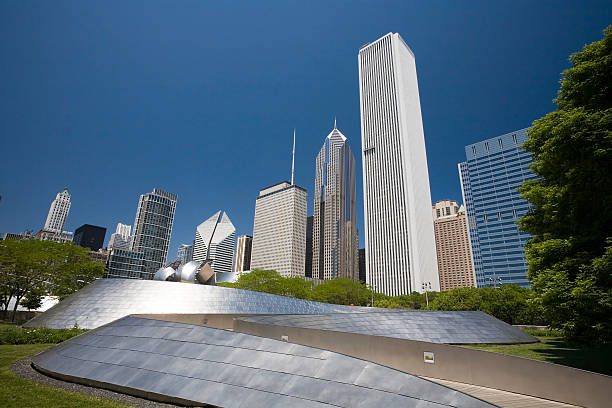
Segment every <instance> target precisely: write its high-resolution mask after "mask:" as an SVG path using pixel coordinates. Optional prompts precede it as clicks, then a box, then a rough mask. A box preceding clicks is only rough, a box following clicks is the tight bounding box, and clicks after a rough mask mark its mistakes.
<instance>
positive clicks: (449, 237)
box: [432, 200, 476, 291]
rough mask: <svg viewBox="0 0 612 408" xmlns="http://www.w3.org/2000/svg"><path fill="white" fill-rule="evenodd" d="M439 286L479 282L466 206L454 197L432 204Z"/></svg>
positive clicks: (457, 285) (445, 286)
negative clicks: (473, 259) (476, 278)
mask: <svg viewBox="0 0 612 408" xmlns="http://www.w3.org/2000/svg"><path fill="white" fill-rule="evenodd" d="M432 215H433V220H434V232H435V235H436V253H437V254H438V272H439V274H440V290H442V291H444V290H450V289H453V288H464V287H468V286H472V287H473V286H476V283H475V279H474V263H473V262H472V248H471V246H470V236H469V233H468V227H467V217H466V215H465V208H464V207H463V206H461V207H460V206H459V203H457V202H456V201H452V200H441V201H438V202H437V203H435V204H434V205H433V206H432Z"/></svg>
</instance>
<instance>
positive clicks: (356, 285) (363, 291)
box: [310, 278, 372, 306]
mask: <svg viewBox="0 0 612 408" xmlns="http://www.w3.org/2000/svg"><path fill="white" fill-rule="evenodd" d="M371 297H372V292H371V291H370V289H368V288H367V287H366V285H365V284H363V283H361V282H356V281H354V280H352V279H348V278H336V279H330V280H326V281H324V282H323V283H320V284H319V285H317V286H315V287H314V289H312V292H311V294H310V299H311V300H314V301H317V302H324V303H334V304H337V305H355V306H368V305H369V304H370V302H371Z"/></svg>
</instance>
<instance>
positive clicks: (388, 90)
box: [358, 33, 439, 296]
mask: <svg viewBox="0 0 612 408" xmlns="http://www.w3.org/2000/svg"><path fill="white" fill-rule="evenodd" d="M358 60H359V95H360V100H361V104H360V107H361V144H362V165H363V194H364V221H365V223H364V225H365V231H364V233H365V234H364V235H365V250H366V281H367V283H368V284H369V285H370V286H371V287H372V288H373V289H374V290H376V291H378V292H381V293H385V294H387V295H393V296H395V295H401V294H409V293H411V292H413V291H419V292H420V291H422V288H423V285H424V284H425V285H428V287H431V290H439V287H438V285H439V279H438V265H437V261H436V250H435V239H434V232H433V224H432V222H431V215H430V214H431V213H430V211H431V192H430V190H429V172H428V169H427V155H426V151H425V139H424V133H423V122H422V118H421V104H420V100H419V89H418V81H417V73H416V63H415V59H414V54H413V53H412V51H411V50H410V48H409V47H408V46H407V45H406V43H404V40H403V39H402V38H401V37H400V36H399V34H394V33H389V34H387V35H385V36H383V37H382V38H380V39H378V40H376V41H375V42H373V43H371V44H366V45H364V46H363V47H361V49H360V50H359V58H358Z"/></svg>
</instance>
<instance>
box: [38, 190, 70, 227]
mask: <svg viewBox="0 0 612 408" xmlns="http://www.w3.org/2000/svg"><path fill="white" fill-rule="evenodd" d="M68 211H70V194H68V188H65V189H63V190H62V191H60V192H59V193H57V196H55V200H53V202H52V203H51V207H50V208H49V214H48V215H47V221H46V222H45V228H44V230H45V231H50V232H55V233H58V234H61V233H62V232H63V231H64V225H65V224H66V218H67V217H68Z"/></svg>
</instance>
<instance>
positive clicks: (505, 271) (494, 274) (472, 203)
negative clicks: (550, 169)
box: [459, 129, 536, 287]
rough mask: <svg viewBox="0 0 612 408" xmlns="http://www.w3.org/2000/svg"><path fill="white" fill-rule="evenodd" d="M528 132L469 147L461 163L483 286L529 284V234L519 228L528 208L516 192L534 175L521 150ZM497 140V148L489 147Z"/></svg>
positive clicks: (478, 278) (528, 157)
mask: <svg viewBox="0 0 612 408" xmlns="http://www.w3.org/2000/svg"><path fill="white" fill-rule="evenodd" d="M527 130H528V129H522V130H519V131H516V132H512V133H508V134H505V135H502V136H499V137H497V138H493V139H488V140H486V141H482V142H479V143H476V144H473V145H469V146H466V148H465V152H466V159H467V161H466V162H463V163H460V164H459V173H460V180H461V189H462V192H463V200H464V202H465V205H466V211H467V216H468V226H469V228H470V240H471V244H472V252H473V258H474V268H475V272H476V283H477V285H478V286H479V287H482V286H491V285H494V284H495V282H493V281H494V280H498V279H501V281H502V283H516V284H518V285H520V286H524V287H528V286H529V281H528V280H527V263H526V261H525V253H524V247H525V243H526V242H527V240H528V239H529V237H530V236H529V234H527V233H524V232H520V231H518V225H517V224H516V221H517V219H518V218H520V217H522V216H523V215H524V214H525V213H526V212H527V210H528V208H529V205H528V203H527V202H526V201H525V200H524V199H523V198H521V197H520V193H519V192H518V190H517V189H518V188H519V187H520V186H521V184H522V183H523V182H524V181H525V180H530V179H534V178H535V177H536V176H535V175H534V174H533V172H531V170H530V169H529V167H528V165H529V164H530V163H531V161H532V159H531V155H530V154H529V153H528V152H526V151H524V150H522V149H520V147H519V146H520V145H521V144H522V143H523V142H524V141H525V140H526V139H527V134H526V132H527ZM495 139H497V140H498V143H497V146H496V145H493V144H491V145H490V144H489V142H491V141H493V140H495ZM504 142H505V143H504ZM487 146H488V147H489V151H487ZM494 146H495V147H494ZM504 146H511V147H506V148H504ZM468 153H469V154H468Z"/></svg>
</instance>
